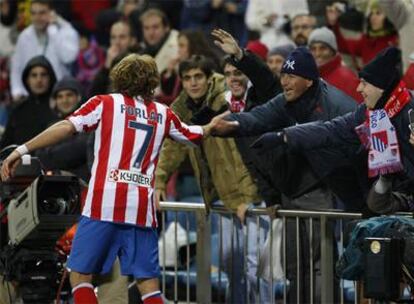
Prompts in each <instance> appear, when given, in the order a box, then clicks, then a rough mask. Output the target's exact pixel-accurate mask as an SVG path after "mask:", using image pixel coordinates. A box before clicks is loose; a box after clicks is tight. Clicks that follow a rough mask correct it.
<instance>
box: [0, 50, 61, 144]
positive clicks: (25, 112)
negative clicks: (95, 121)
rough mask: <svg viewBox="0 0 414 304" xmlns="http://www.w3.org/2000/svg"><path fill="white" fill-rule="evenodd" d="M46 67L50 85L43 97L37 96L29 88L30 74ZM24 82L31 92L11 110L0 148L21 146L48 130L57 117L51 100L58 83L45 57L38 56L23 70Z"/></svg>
mask: <svg viewBox="0 0 414 304" xmlns="http://www.w3.org/2000/svg"><path fill="white" fill-rule="evenodd" d="M38 66H41V67H44V68H46V70H47V71H48V73H49V76H50V84H49V88H48V90H47V91H46V92H45V93H44V94H41V95H35V94H34V93H33V92H32V91H31V89H30V88H29V86H28V83H27V79H28V76H29V72H30V71H31V70H32V69H33V68H34V67H38ZM22 82H23V84H24V86H25V88H26V90H27V91H28V92H29V96H28V97H26V99H25V100H24V101H23V102H22V103H20V104H19V105H17V106H16V107H14V108H13V109H12V110H11V113H10V118H9V121H8V122H7V125H6V131H5V132H4V135H3V137H2V139H1V142H0V148H4V147H6V146H9V145H12V144H16V145H20V144H23V143H25V142H26V141H28V140H29V139H31V138H32V137H34V136H36V135H37V134H39V133H40V132H42V131H43V130H44V129H46V128H47V127H48V126H49V125H50V124H51V123H52V122H54V121H56V119H57V117H56V115H55V114H54V113H53V111H52V110H51V109H50V106H49V99H50V94H51V92H52V88H53V86H54V84H55V82H56V76H55V73H54V71H53V68H52V65H51V64H50V62H49V61H48V60H47V59H46V57H44V56H36V57H33V58H32V59H30V61H29V62H28V63H27V65H26V67H25V68H24V70H23V75H22Z"/></svg>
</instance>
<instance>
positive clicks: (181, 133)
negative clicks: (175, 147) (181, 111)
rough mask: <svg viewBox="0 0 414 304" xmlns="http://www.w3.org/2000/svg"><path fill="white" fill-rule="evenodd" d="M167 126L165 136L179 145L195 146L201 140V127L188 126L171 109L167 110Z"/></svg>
mask: <svg viewBox="0 0 414 304" xmlns="http://www.w3.org/2000/svg"><path fill="white" fill-rule="evenodd" d="M167 117H168V122H169V123H168V125H167V136H169V137H170V138H171V139H173V140H175V141H178V142H180V143H183V144H186V145H189V146H193V147H195V146H197V145H199V144H201V141H202V139H203V128H202V127H201V126H188V125H186V124H185V123H183V122H181V120H180V119H179V118H178V117H177V115H175V113H174V112H173V111H172V110H171V109H169V108H168V109H167Z"/></svg>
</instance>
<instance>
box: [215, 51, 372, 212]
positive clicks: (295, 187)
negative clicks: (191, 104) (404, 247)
mask: <svg viewBox="0 0 414 304" xmlns="http://www.w3.org/2000/svg"><path fill="white" fill-rule="evenodd" d="M281 82H282V87H283V94H279V95H278V96H276V97H275V98H273V99H272V100H270V101H268V102H267V103H265V104H263V105H261V106H257V107H255V108H254V109H253V110H251V111H250V112H248V113H246V112H244V113H239V114H231V115H229V116H227V117H226V118H225V119H224V118H222V117H218V118H216V119H215V120H214V121H213V124H215V126H214V128H215V131H216V134H217V135H218V136H234V137H243V136H252V135H261V134H263V133H265V132H269V131H274V130H280V129H282V128H285V127H288V126H293V125H296V124H301V123H306V122H310V121H326V120H329V119H332V118H334V117H336V116H339V115H343V114H345V113H348V112H351V111H353V110H354V109H355V107H356V104H355V101H354V100H353V99H351V98H350V97H349V96H347V95H345V94H344V93H342V92H341V91H339V90H337V89H336V88H335V87H333V86H331V85H329V84H327V83H326V82H324V81H323V80H321V79H320V78H319V74H318V70H317V67H316V63H315V61H314V59H313V57H312V55H311V54H310V53H309V51H308V50H307V49H306V48H303V47H300V48H297V49H296V50H294V51H293V52H292V53H291V54H290V55H289V57H288V58H287V60H286V61H285V63H284V66H283V69H282V76H281ZM258 146H261V144H260V143H258V144H256V147H258ZM273 153H274V157H277V158H278V161H277V163H278V167H277V168H272V169H274V170H273V174H274V179H273V180H275V181H276V186H277V188H278V189H280V190H281V192H282V193H283V194H284V195H285V196H286V197H288V198H290V199H292V198H297V197H299V196H301V195H303V194H304V193H308V192H310V191H311V190H313V189H316V188H320V186H321V185H322V184H324V185H325V186H326V185H328V186H329V187H330V188H331V189H332V190H333V192H334V193H335V194H336V195H337V196H338V197H339V198H340V199H341V200H342V201H343V202H344V203H345V207H346V208H347V209H348V210H352V211H356V210H359V211H360V210H361V208H362V206H363V204H364V200H365V196H364V194H366V193H364V185H362V186H361V185H360V184H359V183H357V181H358V179H357V178H356V175H357V174H356V172H355V170H354V168H353V166H352V163H351V162H349V161H348V160H347V159H346V158H345V157H343V156H344V155H343V152H342V151H335V150H334V149H323V150H321V151H307V153H306V154H301V153H298V154H293V153H290V152H289V151H287V149H286V147H276V149H274V150H273ZM358 156H359V155H358ZM327 160H329V161H327ZM338 168H341V172H342V173H346V174H341V177H340V178H341V179H343V180H341V181H342V182H341V183H337V181H338V180H337V179H338V178H339V176H338V175H337V174H334V173H335V172H336V171H337V170H338ZM332 177H335V178H336V180H333V179H332ZM351 189H352V191H351ZM289 205H290V204H288V205H286V206H288V207H289ZM307 207H310V206H309V205H308V206H307ZM312 207H318V206H312Z"/></svg>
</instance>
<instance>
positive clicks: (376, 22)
mask: <svg viewBox="0 0 414 304" xmlns="http://www.w3.org/2000/svg"><path fill="white" fill-rule="evenodd" d="M368 11H369V14H368V17H367V20H366V21H367V26H366V31H365V32H364V33H363V34H362V35H361V36H360V37H359V39H347V38H345V37H344V36H343V35H342V32H341V30H340V29H339V24H338V17H339V15H340V14H341V11H340V9H339V8H338V6H336V5H335V4H333V5H331V6H327V8H326V19H327V22H328V25H329V26H330V27H331V28H332V30H333V31H334V33H335V36H336V39H337V42H338V49H339V51H340V52H342V53H347V54H350V55H352V56H354V57H360V58H361V59H362V63H363V65H365V64H367V63H368V62H370V61H371V59H373V58H374V57H375V56H376V55H377V54H378V53H379V52H380V51H381V50H383V49H385V48H387V47H389V46H397V45H398V35H397V32H396V30H395V28H394V26H393V25H392V23H391V22H390V21H389V20H388V18H387V17H386V16H385V14H384V12H383V11H382V9H381V7H380V6H379V5H378V3H377V1H376V0H374V1H371V2H370V6H369V8H368ZM354 59H355V58H354ZM354 62H356V61H355V60H354ZM356 68H357V69H361V68H362V67H361V66H359V65H358V64H356Z"/></svg>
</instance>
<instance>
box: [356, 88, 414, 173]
mask: <svg viewBox="0 0 414 304" xmlns="http://www.w3.org/2000/svg"><path fill="white" fill-rule="evenodd" d="M410 99H411V96H410V93H409V92H408V90H407V88H406V86H405V83H404V82H402V81H401V82H400V83H399V84H398V86H397V87H396V88H395V89H394V91H393V92H392V93H391V96H390V98H389V99H388V101H387V103H386V104H385V106H384V109H379V110H367V113H366V115H367V120H366V121H365V122H364V123H363V124H361V125H359V126H357V127H356V128H355V131H356V133H357V134H358V136H359V138H360V140H361V142H362V143H363V144H364V145H365V147H366V148H367V149H369V152H368V176H369V177H375V176H377V175H379V174H388V173H394V172H398V171H401V170H402V169H403V165H402V163H401V155H400V148H399V145H398V139H397V132H396V131H395V127H394V126H393V125H392V123H391V121H390V119H391V118H393V117H394V116H395V115H397V114H398V113H399V112H400V111H401V110H402V109H403V108H404V107H405V105H406V104H407V103H408V102H409V101H410Z"/></svg>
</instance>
